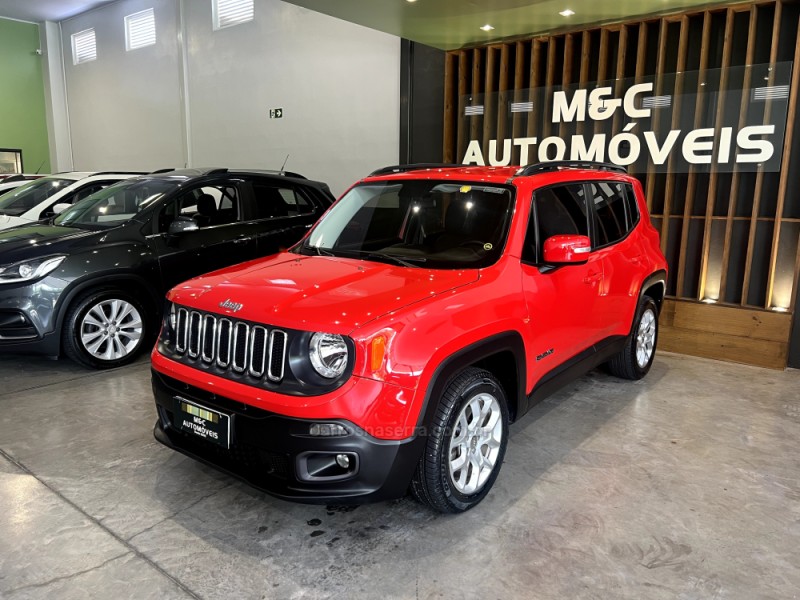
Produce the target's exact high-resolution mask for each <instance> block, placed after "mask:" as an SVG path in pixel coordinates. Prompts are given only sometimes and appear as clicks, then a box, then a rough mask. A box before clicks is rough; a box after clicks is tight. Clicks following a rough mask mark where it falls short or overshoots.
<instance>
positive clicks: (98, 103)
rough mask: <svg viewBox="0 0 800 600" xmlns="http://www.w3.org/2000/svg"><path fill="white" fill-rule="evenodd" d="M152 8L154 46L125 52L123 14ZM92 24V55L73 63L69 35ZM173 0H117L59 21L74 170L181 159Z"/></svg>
mask: <svg viewBox="0 0 800 600" xmlns="http://www.w3.org/2000/svg"><path fill="white" fill-rule="evenodd" d="M150 7H153V8H154V9H155V17H156V39H157V42H156V44H155V45H153V46H149V47H147V48H141V49H139V50H135V51H132V52H127V51H126V50H125V26H124V18H125V16H126V15H129V14H132V13H135V12H138V11H140V10H144V9H146V8H150ZM90 27H93V28H94V30H95V35H96V37H97V60H94V61H91V62H87V63H83V64H80V65H73V61H72V46H71V36H72V34H73V33H76V32H79V31H83V30H84V29H88V28H90ZM177 28H178V10H177V5H176V2H175V1H174V0H124V1H122V2H114V3H112V4H110V5H108V6H106V7H103V8H100V9H96V10H92V11H89V12H87V13H84V14H83V15H79V16H77V17H75V18H73V19H69V20H67V21H64V22H63V23H62V44H63V46H62V47H63V49H64V59H65V60H64V63H65V72H66V80H67V103H68V106H69V122H70V131H71V138H72V158H73V163H74V167H75V169H76V170H92V169H129V170H138V169H156V168H160V167H170V166H173V167H177V166H183V164H184V163H185V158H184V156H185V152H184V143H183V139H184V136H183V117H182V103H181V96H180V87H179V81H180V78H179V73H180V71H179V68H180V52H179V47H178V39H177V36H176V35H175V32H176V31H177Z"/></svg>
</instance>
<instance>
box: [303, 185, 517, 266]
mask: <svg viewBox="0 0 800 600" xmlns="http://www.w3.org/2000/svg"><path fill="white" fill-rule="evenodd" d="M513 203H514V198H513V192H512V190H511V189H510V188H507V187H504V186H500V185H497V186H491V185H476V184H472V183H466V182H464V183H458V182H451V181H447V182H443V181H428V180H426V181H392V182H377V183H367V184H363V185H360V186H356V187H354V188H353V189H351V190H350V191H349V192H348V193H347V194H346V195H345V196H344V197H342V199H341V200H339V201H338V202H337V203H336V205H335V206H334V207H333V209H332V210H331V211H330V212H329V213H328V214H327V215H326V216H325V217H324V218H323V220H322V221H320V222H319V223H318V224H317V226H316V227H315V228H314V230H313V231H312V232H311V235H310V236H309V238H307V240H306V242H305V243H304V244H303V245H302V246H298V247H297V248H295V251H296V252H301V253H306V254H324V255H334V256H345V257H355V258H363V259H366V260H375V261H383V262H389V263H395V264H403V265H405V266H425V267H428V268H434V269H461V268H479V267H483V266H487V265H489V264H491V263H493V262H495V261H496V260H497V259H498V258H499V256H500V253H501V252H502V250H503V246H504V244H505V240H506V235H507V230H508V222H509V220H510V217H511V214H512V210H513Z"/></svg>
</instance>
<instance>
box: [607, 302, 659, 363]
mask: <svg viewBox="0 0 800 600" xmlns="http://www.w3.org/2000/svg"><path fill="white" fill-rule="evenodd" d="M657 343H658V307H657V306H656V303H655V301H654V300H653V299H652V298H651V297H650V296H643V297H642V299H641V300H639V306H638V307H637V309H636V316H635V318H634V321H633V328H632V329H631V334H630V335H629V336H628V340H627V342H626V343H625V347H624V348H623V349H622V351H621V352H620V353H619V354H617V355H616V356H615V357H614V358H612V359H611V360H610V361H608V369H609V371H611V373H612V375H616V376H617V377H621V378H623V379H641V378H642V377H644V376H645V375H647V372H648V371H649V370H650V367H651V366H652V364H653V359H654V358H655V355H656V344H657Z"/></svg>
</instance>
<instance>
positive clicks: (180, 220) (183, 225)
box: [168, 217, 199, 235]
mask: <svg viewBox="0 0 800 600" xmlns="http://www.w3.org/2000/svg"><path fill="white" fill-rule="evenodd" d="M195 229H199V227H198V226H197V221H195V220H194V219H192V217H175V220H174V221H172V223H170V224H169V229H168V233H169V235H180V234H182V233H184V232H186V231H194V230H195Z"/></svg>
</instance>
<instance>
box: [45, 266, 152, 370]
mask: <svg viewBox="0 0 800 600" xmlns="http://www.w3.org/2000/svg"><path fill="white" fill-rule="evenodd" d="M109 288H117V289H120V290H122V291H125V292H128V293H129V294H133V295H135V296H136V297H137V298H139V299H140V300H141V301H142V302H144V303H146V308H147V310H148V311H149V312H150V314H151V315H152V317H153V319H154V322H157V320H158V316H159V313H160V311H161V303H159V300H158V294H157V293H156V291H155V290H154V289H153V286H152V285H150V284H149V283H148V282H147V280H145V279H144V278H143V277H140V276H138V275H135V274H132V273H129V274H119V275H106V276H103V277H102V278H97V277H93V278H91V279H88V280H86V281H81V282H80V283H78V284H77V285H75V286H73V287H71V288H69V290H68V291H67V292H66V293H65V294H62V295H61V297H60V298H59V301H58V306H57V308H56V315H57V317H56V322H55V331H56V332H57V334H58V335H57V338H58V340H59V341H58V354H61V351H62V347H61V346H62V343H61V332H62V328H63V327H64V319H65V318H66V315H67V312H68V311H69V307H70V306H71V305H72V303H73V302H74V301H75V299H76V298H78V297H79V296H81V295H83V294H85V293H86V292H89V291H91V290H103V289H109Z"/></svg>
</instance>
